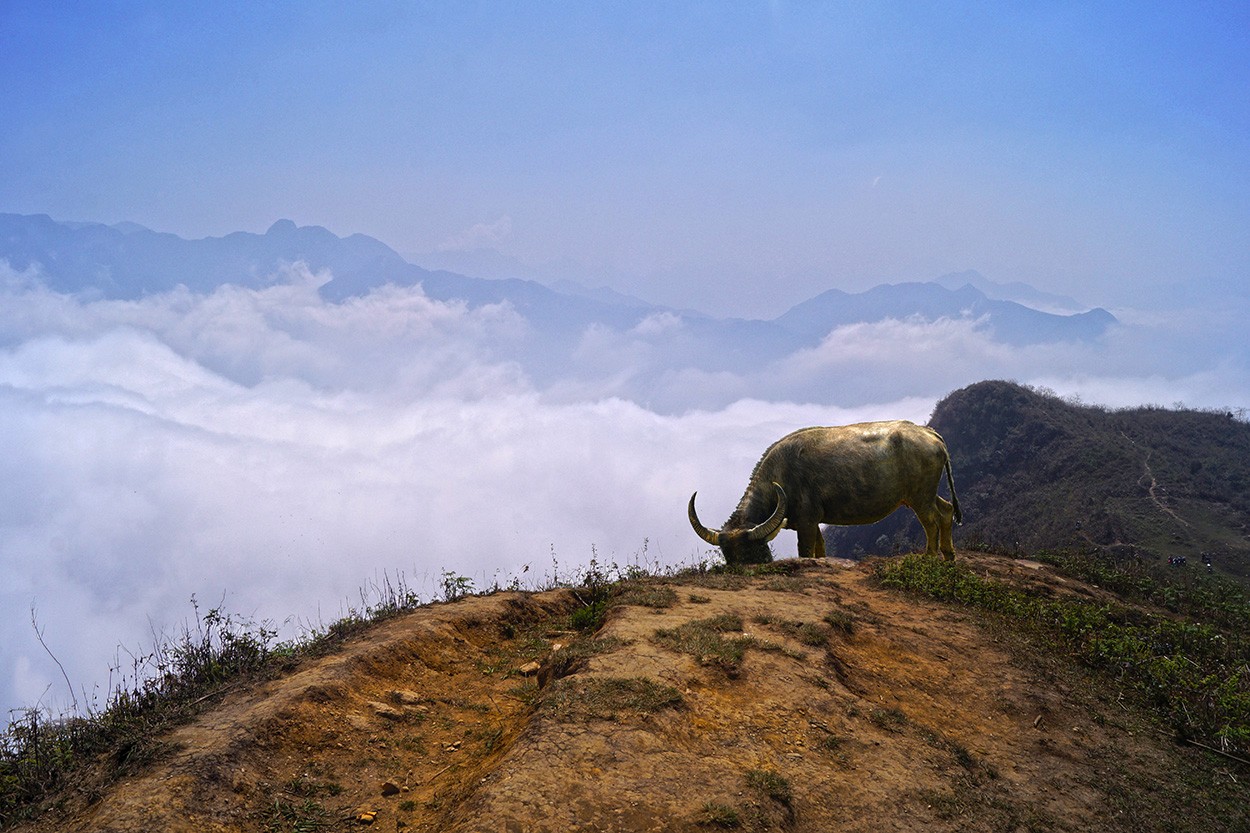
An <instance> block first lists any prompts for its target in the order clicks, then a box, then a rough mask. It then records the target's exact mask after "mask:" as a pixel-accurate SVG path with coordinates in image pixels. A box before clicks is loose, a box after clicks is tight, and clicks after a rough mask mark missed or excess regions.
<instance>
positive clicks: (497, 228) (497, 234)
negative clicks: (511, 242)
mask: <svg viewBox="0 0 1250 833" xmlns="http://www.w3.org/2000/svg"><path fill="white" fill-rule="evenodd" d="M511 236H512V218H511V217H509V216H508V215H507V214H505V215H504V216H502V217H500V218H499V219H498V220H496V221H495V222H493V223H475V224H474V225H472V226H470V227H469V228H467V229H465V230H464V231H462V232H460V233H459V234H456V235H453V236H452V237H449V238H448V239H446V240H444V241H443V242H442V243H440V244H439V246H438V251H440V252H471V251H474V250H476V249H492V248H495V247H496V246H499V245H500V244H502V243H503V242H504V241H505V240H507V239H508V238H509V237H511Z"/></svg>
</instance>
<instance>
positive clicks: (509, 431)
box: [0, 267, 1248, 708]
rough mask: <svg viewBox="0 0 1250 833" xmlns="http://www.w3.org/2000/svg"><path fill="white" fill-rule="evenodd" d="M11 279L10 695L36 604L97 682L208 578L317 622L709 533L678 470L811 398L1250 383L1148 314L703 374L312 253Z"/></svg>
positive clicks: (206, 586)
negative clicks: (554, 563)
mask: <svg viewBox="0 0 1250 833" xmlns="http://www.w3.org/2000/svg"><path fill="white" fill-rule="evenodd" d="M0 271H2V270H0ZM0 277H5V276H4V275H0ZM7 277H8V279H7V280H0V286H2V287H3V288H0V571H2V572H3V574H4V575H5V577H6V580H5V581H4V582H3V583H2V584H0V708H3V707H16V706H19V705H27V704H30V703H31V699H32V696H33V697H38V696H42V694H43V691H44V690H45V689H46V688H47V687H48V686H49V685H51V686H52V689H51V691H50V693H49V695H48V697H49V699H50V700H51V699H55V700H56V702H59V703H64V702H66V697H65V696H64V694H63V693H62V692H61V689H63V687H64V686H63V683H62V682H61V681H60V674H59V671H57V669H56V667H55V665H54V664H53V663H52V661H51V659H50V658H49V657H47V656H46V655H45V654H44V652H43V649H42V648H41V647H40V646H39V644H38V642H37V641H36V639H35V637H34V634H33V632H32V630H31V626H30V623H29V611H30V608H31V606H32V605H33V606H34V607H35V608H36V610H37V613H38V618H39V622H40V624H41V626H43V627H44V628H45V636H46V638H47V640H48V642H49V645H50V646H51V647H52V648H53V649H54V650H55V651H56V653H57V656H58V658H59V659H60V660H61V661H62V662H63V663H64V664H65V665H66V668H67V669H68V671H69V672H70V676H71V679H73V681H74V682H75V684H76V685H77V686H81V687H85V688H87V689H90V688H91V687H92V686H94V685H97V684H98V685H104V684H106V683H107V679H108V669H109V665H110V661H111V660H112V659H113V658H114V656H115V649H116V647H117V646H118V645H119V644H121V645H125V646H128V647H132V648H134V647H138V646H140V645H145V644H150V643H151V641H152V629H153V628H155V629H156V630H157V631H166V632H168V631H172V630H175V629H176V628H177V626H178V624H179V623H181V622H182V621H183V620H184V618H186V617H187V616H189V615H190V612H191V611H190V607H189V605H188V600H189V599H190V598H191V596H192V595H193V594H194V595H196V596H197V597H198V598H199V599H200V600H201V602H202V603H204V604H206V605H210V606H211V605H215V604H216V603H217V602H218V601H219V600H221V599H222V598H223V597H224V599H225V605H226V607H227V609H228V610H232V611H237V612H240V613H243V614H248V615H255V616H257V617H260V618H268V619H272V620H275V621H279V622H280V621H282V620H284V619H286V618H287V617H289V616H293V617H298V618H299V619H301V620H303V621H310V620H316V619H317V618H318V617H319V616H320V617H324V618H325V619H326V620H327V621H329V620H332V619H333V618H336V617H337V616H338V615H339V614H340V612H341V610H342V607H343V605H344V604H350V603H352V602H354V601H355V600H356V593H357V590H358V588H359V587H361V586H362V585H363V584H365V583H367V582H369V581H371V580H373V579H375V578H377V577H379V576H381V575H382V574H383V572H387V573H389V574H390V575H395V574H396V573H397V572H401V571H402V572H403V573H404V574H405V575H406V576H407V577H408V580H409V581H410V583H412V584H413V585H415V586H416V587H417V589H418V590H420V591H421V592H424V593H425V594H426V595H427V596H429V595H432V594H433V592H434V591H435V590H436V588H437V581H438V578H439V576H440V575H441V571H442V570H444V569H447V570H453V571H455V572H456V573H458V574H462V575H467V576H470V577H472V578H473V579H474V580H475V581H476V582H477V584H478V585H479V586H481V585H483V584H485V583H488V582H489V581H490V580H491V577H492V576H495V575H496V574H504V575H507V574H513V573H519V571H520V570H521V569H522V568H523V567H524V566H525V565H531V573H530V574H529V575H536V576H538V577H541V576H543V575H544V574H545V573H546V572H547V571H549V570H550V569H551V555H552V553H553V552H554V554H555V555H556V557H558V559H559V561H560V564H561V565H562V568H565V569H567V568H568V567H569V566H570V565H573V564H579V563H580V564H584V563H585V562H586V561H587V560H588V559H589V558H590V555H591V551H592V547H594V548H595V550H596V551H597V552H598V554H599V556H600V558H601V559H604V560H609V561H611V560H616V561H618V562H620V563H625V562H627V561H628V560H629V559H631V558H633V557H634V556H635V555H636V554H637V553H639V552H641V551H642V549H643V547H644V541H645V542H647V543H646V548H647V553H648V556H649V557H650V558H658V559H660V560H663V561H665V562H668V563H674V562H679V561H682V560H685V559H688V558H691V557H695V556H697V555H698V554H700V553H701V552H703V550H704V545H703V544H702V543H701V542H700V541H699V540H698V539H697V538H695V536H694V535H693V533H692V532H691V531H690V529H689V527H688V524H687V521H686V517H685V503H686V500H687V499H688V498H689V495H690V493H691V492H692V491H694V490H696V489H697V490H698V491H699V497H700V508H701V511H702V512H703V513H705V515H706V518H705V519H706V520H708V522H709V523H711V522H716V521H720V520H721V519H723V518H724V517H725V516H726V515H728V514H729V512H730V510H731V509H732V508H733V506H734V505H735V504H736V503H737V500H738V497H739V496H740V495H741V491H742V489H743V487H744V485H745V482H746V479H747V477H748V475H749V473H750V471H751V468H752V466H753V465H754V463H755V461H756V460H757V459H758V456H759V455H760V454H761V453H762V452H763V450H764V448H766V447H767V445H768V444H769V443H771V442H772V441H773V440H775V439H777V438H778V437H780V436H781V435H782V434H784V433H786V432H788V431H790V430H793V429H795V428H798V427H801V426H804V425H812V424H838V423H844V422H854V421H858V420H863V419H877V418H895V417H904V418H909V419H913V420H916V421H918V422H922V421H924V420H925V419H927V417H928V414H929V412H930V411H931V409H932V406H933V404H934V402H935V401H936V400H937V399H938V398H939V397H940V396H942V395H944V394H945V393H947V392H949V391H951V390H953V389H955V388H958V387H961V386H963V385H965V384H969V383H971V382H975V381H979V380H980V379H984V378H1013V379H1017V380H1019V381H1022V382H1032V383H1036V384H1042V385H1046V386H1048V387H1051V388H1053V389H1055V390H1057V391H1058V392H1060V393H1079V394H1080V395H1081V396H1082V397H1084V398H1085V399H1087V400H1089V401H1096V402H1106V403H1108V404H1121V403H1123V404H1132V401H1133V400H1134V398H1136V399H1139V400H1140V401H1159V402H1162V403H1164V404H1170V403H1171V402H1173V401H1176V400H1178V399H1180V400H1184V401H1186V402H1187V403H1188V404H1192V405H1205V404H1219V399H1220V398H1221V397H1224V396H1230V395H1236V394H1237V392H1238V391H1240V392H1241V395H1242V401H1243V403H1244V392H1245V391H1246V390H1247V384H1246V383H1247V381H1248V380H1247V374H1246V370H1245V361H1244V357H1239V356H1240V354H1235V355H1234V356H1233V357H1232V358H1230V359H1228V360H1226V361H1225V362H1224V363H1223V364H1220V363H1208V364H1207V365H1205V366H1199V367H1196V368H1191V369H1185V368H1181V369H1180V370H1177V369H1176V365H1174V364H1169V363H1168V362H1165V361H1162V360H1161V359H1160V358H1159V354H1158V353H1157V352H1155V353H1151V351H1150V350H1148V349H1146V346H1148V345H1151V344H1152V343H1153V342H1152V341H1151V338H1156V337H1157V333H1155V332H1154V331H1151V330H1144V329H1141V328H1134V327H1126V328H1125V329H1124V331H1123V332H1119V333H1117V334H1115V335H1114V336H1113V337H1111V338H1110V339H1108V340H1107V341H1106V343H1103V344H1095V345H1059V346H1038V347H1032V348H1011V347H1006V346H1003V345H1000V344H997V343H995V342H993V341H991V340H990V339H989V338H988V337H987V336H986V335H985V333H984V332H982V331H980V330H977V329H976V327H975V326H974V322H971V321H940V322H936V323H933V324H926V323H923V322H920V321H886V322H880V323H878V324H872V325H855V326H852V327H843V328H839V329H837V330H835V331H834V332H832V333H831V334H830V335H829V336H828V337H827V338H826V339H825V340H824V341H823V342H822V343H821V344H820V345H818V346H816V347H814V348H812V349H810V350H803V351H799V352H797V353H795V354H793V355H791V356H789V357H786V358H784V359H782V360H780V361H777V362H773V363H771V364H765V365H761V366H759V367H755V368H743V369H741V370H738V371H733V370H720V371H705V370H700V369H698V368H697V367H694V366H692V363H691V362H684V361H683V360H682V359H681V356H682V355H683V354H682V352H681V351H682V348H684V347H685V346H686V345H688V344H692V343H693V342H690V341H689V339H690V338H691V337H690V335H689V334H688V333H686V332H684V328H683V326H682V325H681V322H680V320H679V319H676V318H673V317H671V316H669V317H658V318H655V319H649V320H648V321H647V322H644V324H643V325H640V326H638V327H635V328H634V329H633V331H630V332H616V331H613V330H611V329H610V328H604V327H597V328H592V329H591V330H589V331H587V332H586V333H584V334H583V338H582V340H581V343H580V345H579V346H577V347H576V348H575V349H574V350H573V352H572V353H571V355H570V356H569V357H568V359H569V361H570V365H569V367H568V369H567V371H566V372H565V375H564V376H562V377H560V378H558V379H556V380H555V381H554V382H551V383H549V384H544V386H542V387H541V388H540V387H539V386H538V385H537V384H536V383H535V382H534V381H533V379H532V378H531V377H530V376H529V375H528V373H527V371H526V367H527V364H526V362H527V361H530V360H532V359H533V358H534V357H533V355H531V353H529V352H527V351H529V350H530V349H531V347H532V345H531V343H530V338H531V335H532V333H531V331H530V327H529V325H528V323H527V322H526V321H524V320H523V319H522V318H521V317H520V316H519V315H518V314H517V313H516V311H515V310H513V309H512V308H511V307H509V306H507V305H497V306H487V307H483V308H479V309H468V308H467V307H466V306H464V305H463V304H455V303H452V304H444V303H439V302H436V301H433V300H431V299H429V298H427V297H426V296H424V295H423V294H422V293H421V292H420V290H419V289H397V288H394V287H390V288H386V289H383V290H380V291H378V292H374V293H372V294H370V295H367V296H365V297H363V298H358V299H352V300H350V301H347V302H344V303H342V304H328V303H326V302H324V301H322V299H321V298H320V297H319V296H318V295H317V294H316V291H315V287H316V285H317V282H318V281H319V280H320V279H321V277H323V276H311V275H308V274H307V271H306V270H301V269H300V268H299V267H295V268H293V269H292V270H291V271H290V273H289V274H288V275H286V276H285V277H284V279H283V280H281V281H279V282H277V283H275V284H274V285H272V286H269V287H268V288H266V289H263V290H256V291H253V290H245V289H239V288H229V287H223V288H221V289H219V290H217V291H216V292H214V293H212V294H210V295H207V296H197V295H192V294H190V293H187V292H183V291H179V292H173V293H169V294H165V295H159V296H154V297H150V298H147V299H144V300H143V301H139V302H117V301H104V300H90V299H84V298H74V297H67V296H62V295H57V294H55V293H50V292H48V291H46V290H43V289H40V288H39V287H38V286H37V285H34V284H32V283H31V281H30V280H28V279H22V280H17V279H14V276H12V275H11V274H9V275H8V276H7ZM29 277H30V276H24V278H29ZM683 339H686V340H685V341H683ZM1176 339H1179V335H1178V336H1176ZM1169 343H1171V342H1169ZM675 357H676V358H675ZM546 358H547V360H551V358H552V357H550V356H548V357H546ZM1135 393H1136V394H1137V396H1136V397H1135ZM649 403H657V404H654V405H652V404H649ZM1231 404H1234V405H1236V404H1239V403H1237V402H1233V403H1231ZM695 407H697V408H699V409H698V410H692V408H695ZM786 536H788V537H783V539H781V540H780V542H779V544H778V548H779V550H781V551H785V550H786V549H788V548H792V547H793V546H794V544H793V536H792V534H791V533H786ZM124 656H125V655H124V654H123V657H124ZM123 664H124V663H123Z"/></svg>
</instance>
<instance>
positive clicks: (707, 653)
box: [655, 614, 754, 676]
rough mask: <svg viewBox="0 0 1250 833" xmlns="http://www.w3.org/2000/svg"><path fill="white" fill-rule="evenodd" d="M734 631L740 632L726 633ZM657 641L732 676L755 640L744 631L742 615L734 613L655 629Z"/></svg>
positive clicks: (701, 663)
mask: <svg viewBox="0 0 1250 833" xmlns="http://www.w3.org/2000/svg"><path fill="white" fill-rule="evenodd" d="M730 633H734V634H737V635H736V636H727V635H726V634H730ZM655 641H656V642H658V643H659V644H660V645H663V646H664V647H666V648H670V649H672V650H674V651H678V652H680V653H683V654H690V655H691V656H693V657H694V658H695V659H696V660H697V661H698V662H699V664H700V665H711V666H715V667H717V668H719V669H721V670H722V671H724V672H725V673H726V674H729V675H730V676H733V675H735V674H737V673H738V671H739V669H740V667H741V665H742V657H743V656H744V655H745V653H746V649H747V648H748V647H749V646H751V645H752V644H753V642H754V640H753V639H752V638H751V637H749V636H744V635H742V617H740V616H735V615H731V614H721V615H720V616H713V617H711V618H708V619H699V620H696V621H693V622H687V623H686V624H684V625H681V626H679V627H676V628H660V629H658V630H657V631H656V632H655Z"/></svg>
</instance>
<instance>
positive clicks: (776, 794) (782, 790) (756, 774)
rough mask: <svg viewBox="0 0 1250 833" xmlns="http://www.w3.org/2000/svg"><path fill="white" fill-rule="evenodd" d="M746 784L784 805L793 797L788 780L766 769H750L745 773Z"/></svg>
mask: <svg viewBox="0 0 1250 833" xmlns="http://www.w3.org/2000/svg"><path fill="white" fill-rule="evenodd" d="M746 782H747V786H748V787H750V788H751V789H753V790H756V791H758V792H759V793H761V794H763V795H765V796H767V797H769V798H771V799H772V800H773V801H776V802H777V803H778V804H782V805H784V806H786V807H789V806H790V802H791V801H792V800H793V799H794V795H793V793H792V792H791V790H790V782H789V781H787V780H786V779H785V778H783V777H782V776H780V775H778V774H777V773H775V772H772V771H771V770H767V769H752V770H749V771H748V772H747V773H746Z"/></svg>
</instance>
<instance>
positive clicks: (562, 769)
mask: <svg viewBox="0 0 1250 833" xmlns="http://www.w3.org/2000/svg"><path fill="white" fill-rule="evenodd" d="M965 555H966V554H963V553H961V555H960V557H961V558H963V557H965ZM967 557H969V558H970V560H971V561H972V562H973V563H974V564H975V565H977V566H978V568H980V567H984V569H985V570H986V572H989V573H993V574H994V575H995V576H996V577H998V578H1000V579H1007V580H1018V581H1020V582H1022V583H1028V584H1032V585H1034V586H1036V585H1037V584H1038V583H1042V584H1046V583H1050V584H1052V585H1053V586H1054V590H1055V592H1063V593H1070V592H1078V588H1075V587H1074V586H1073V585H1074V583H1073V582H1072V581H1071V580H1066V581H1065V580H1061V579H1059V578H1058V577H1057V576H1054V575H1053V572H1052V571H1051V568H1049V567H1047V566H1044V565H1040V564H1036V563H1033V562H1024V561H1012V560H1009V559H1002V558H996V557H991V556H982V555H972V556H967ZM777 566H778V567H779V568H781V569H780V570H779V572H778V573H776V574H772V575H762V576H757V577H753V578H744V577H740V576H727V575H705V576H692V577H688V578H683V579H681V580H672V579H669V580H652V581H648V582H645V583H644V584H643V585H640V586H641V587H644V588H649V589H651V590H655V591H656V592H654V593H651V594H649V595H648V594H646V593H639V594H633V595H630V594H626V595H623V596H621V597H620V599H619V602H618V603H617V604H615V605H613V606H612V607H611V608H610V609H609V612H608V615H607V618H606V621H605V622H604V624H603V626H602V627H601V628H600V629H599V630H598V631H597V632H596V633H594V634H593V635H583V634H579V633H577V632H572V631H569V630H568V627H569V624H568V623H569V614H570V613H571V612H572V611H573V610H575V609H576V608H577V607H578V606H579V602H578V600H577V599H576V598H575V597H574V596H573V594H571V593H570V592H568V591H553V592H550V593H540V594H516V593H500V594H495V595H492V596H487V597H475V598H467V599H463V600H460V601H457V602H454V603H449V604H439V605H433V606H430V607H428V608H424V609H421V610H419V611H416V612H414V613H412V614H411V615H408V616H405V617H403V618H400V619H396V620H393V621H390V622H388V623H386V624H383V625H381V626H379V627H377V628H376V629H374V630H372V631H369V632H367V633H365V634H363V635H361V636H359V637H356V638H354V639H352V640H350V641H349V642H348V643H347V644H346V645H345V646H344V647H343V649H342V650H341V651H340V652H338V653H336V654H334V655H332V656H328V657H324V658H321V659H317V660H309V661H306V662H305V663H304V664H303V665H302V666H301V667H300V668H298V669H296V670H295V671H294V672H293V673H291V674H290V675H288V676H285V677H283V678H282V679H279V680H275V681H270V682H265V683H260V684H256V685H254V686H252V687H250V688H247V689H246V690H236V691H233V692H231V693H229V694H227V695H226V696H225V697H224V698H223V699H222V700H221V702H220V703H219V704H217V705H215V706H214V707H212V708H211V709H210V710H208V711H206V712H204V713H203V714H201V715H200V716H199V717H198V718H196V719H195V720H194V721H192V722H191V723H189V724H187V725H185V726H183V727H181V728H178V729H176V730H174V731H172V732H170V733H169V734H168V735H167V736H166V737H164V738H162V739H160V743H159V744H157V745H156V746H155V750H156V751H155V752H153V753H151V754H150V755H149V760H147V762H146V763H142V764H134V765H132V766H131V769H132V772H131V773H130V774H129V775H127V776H125V777H123V778H121V779H120V780H117V781H115V782H113V783H109V784H102V783H101V784H93V782H92V780H91V779H90V778H88V779H85V780H84V781H83V782H82V783H80V784H78V785H75V787H74V788H73V789H70V790H69V791H67V792H66V793H65V794H64V795H63V796H61V797H60V798H59V799H58V801H57V803H55V804H54V805H51V806H49V807H48V808H47V809H46V811H45V812H44V813H43V814H42V815H41V816H40V817H39V818H38V819H36V820H35V821H33V822H28V823H26V824H24V825H22V826H19V827H17V828H16V829H17V830H20V831H32V832H33V831H71V830H72V831H81V830H91V831H100V833H105V832H106V831H135V830H162V831H286V830H301V831H306V830H347V829H351V830H358V829H361V828H362V827H364V826H370V827H372V828H376V829H382V830H388V831H389V830H414V831H465V833H468V831H508V832H511V831H517V832H518V833H519V832H520V831H526V833H539V832H540V831H553V832H554V831H570V830H587V831H590V830H594V831H651V830H655V831H708V830H718V829H740V830H769V829H776V830H793V831H865V832H867V831H872V833H882V832H883V831H915V830H924V831H1089V830H1100V831H1133V833H1142V831H1156V830H1157V831H1165V830H1167V831H1171V830H1188V829H1192V830H1204V831H1209V830H1229V831H1231V830H1238V829H1241V830H1245V829H1250V828H1248V827H1247V826H1246V825H1248V824H1250V818H1248V817H1247V816H1246V811H1245V809H1244V808H1246V807H1247V806H1250V800H1248V799H1250V791H1247V789H1246V787H1245V784H1246V783H1247V781H1250V771H1246V769H1247V768H1244V767H1241V768H1239V764H1237V763H1235V762H1230V761H1227V760H1225V759H1221V758H1218V757H1215V756H1212V755H1210V754H1209V753H1206V752H1204V751H1202V750H1198V749H1194V748H1191V747H1185V746H1181V745H1178V744H1177V743H1175V742H1174V741H1173V740H1172V739H1170V738H1169V737H1167V736H1166V735H1164V734H1163V733H1161V732H1160V731H1158V729H1157V728H1156V727H1154V726H1152V725H1151V724H1150V723H1149V721H1148V720H1147V719H1145V718H1143V717H1140V716H1139V715H1138V713H1137V711H1136V709H1135V707H1134V705H1133V704H1132V703H1131V702H1129V700H1128V699H1126V697H1127V696H1126V695H1123V694H1122V693H1121V692H1119V691H1117V690H1115V689H1114V686H1111V687H1109V686H1108V684H1107V683H1106V682H1105V681H1104V682H1101V683H1097V684H1095V682H1094V680H1095V679H1099V678H1094V677H1091V676H1089V675H1087V674H1085V673H1084V672H1083V671H1081V670H1080V669H1078V668H1074V667H1073V666H1071V665H1070V664H1069V663H1067V662H1066V661H1065V660H1063V659H1062V658H1056V657H1054V656H1053V655H1049V654H1048V655H1046V656H1042V655H1041V654H1040V652H1039V654H1038V656H1032V655H1031V651H1030V646H1029V644H1028V642H1027V640H1026V639H1025V638H1023V637H1018V636H1013V635H1010V634H1007V633H1004V632H1002V630H1001V629H1000V628H997V627H995V626H994V625H993V622H992V621H986V620H982V619H980V618H979V617H978V616H977V615H975V614H972V613H969V612H966V611H962V610H960V609H955V608H951V607H947V606H942V605H938V604H934V603H930V602H926V601H922V600H917V599H915V598H912V597H909V596H906V595H902V594H900V593H897V592H894V591H889V590H884V589H881V588H879V587H877V586H875V584H874V582H873V581H872V579H871V570H870V568H869V567H868V566H866V565H862V564H854V563H852V562H847V561H840V560H834V559H829V560H820V561H804V562H781V563H779V564H778V565H777ZM665 588H667V590H666V589H665ZM668 590H671V591H672V592H671V593H670V592H668ZM661 591H662V592H661ZM1079 592H1084V593H1091V594H1093V593H1097V592H1098V591H1097V590H1095V589H1092V588H1080V589H1079ZM674 594H675V595H674ZM631 601H633V602H635V603H629V602H631ZM648 605H660V606H648ZM665 605H666V606H665ZM700 622H702V623H705V625H706V623H709V622H713V623H717V627H718V628H720V630H715V629H712V630H708V629H707V627H706V626H705V631H706V632H708V633H713V634H715V635H719V638H720V639H721V640H722V641H723V642H724V643H728V644H731V645H735V646H737V648H738V649H740V651H741V657H740V659H734V658H733V657H732V656H728V655H721V654H719V653H716V651H715V646H714V645H713V646H712V647H709V648H708V649H707V650H706V652H704V653H700V652H698V651H695V652H690V651H687V650H682V649H680V648H677V647H674V644H673V643H672V642H671V641H669V640H664V639H660V638H657V631H660V630H664V631H666V632H674V631H676V630H677V629H679V628H681V627H682V626H690V625H691V623H696V624H697V623H700ZM726 623H729V624H734V625H736V626H737V627H735V628H733V629H732V630H724V628H725V627H726ZM739 627H740V630H739V629H738V628H739ZM715 638H716V637H715V636H713V641H715ZM531 662H534V663H537V665H538V666H539V670H538V671H537V672H535V671H534V666H529V667H528V668H527V667H526V666H527V664H529V663H531ZM522 669H524V670H522ZM1230 807H1231V808H1237V807H1241V808H1242V810H1241V811H1240V814H1239V813H1238V811H1237V810H1236V809H1233V810H1230V809H1229V808H1230Z"/></svg>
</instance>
